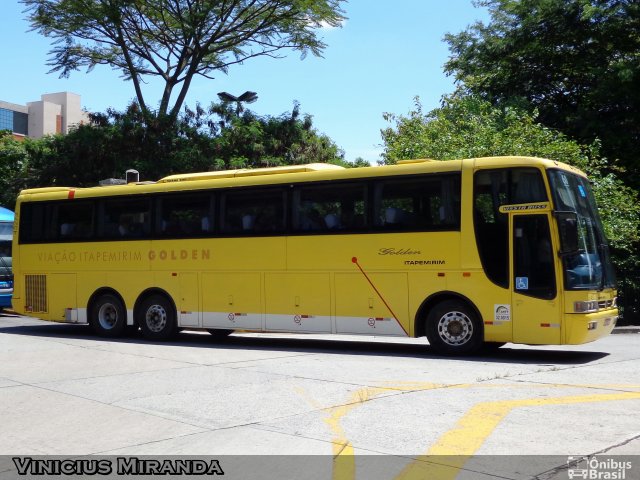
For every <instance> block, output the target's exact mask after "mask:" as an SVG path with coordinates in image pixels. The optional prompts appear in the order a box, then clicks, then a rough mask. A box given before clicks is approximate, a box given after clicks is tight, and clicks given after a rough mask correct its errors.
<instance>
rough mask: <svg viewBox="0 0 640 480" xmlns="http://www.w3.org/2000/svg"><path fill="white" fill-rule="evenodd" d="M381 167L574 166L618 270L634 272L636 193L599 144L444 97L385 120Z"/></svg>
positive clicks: (514, 113)
mask: <svg viewBox="0 0 640 480" xmlns="http://www.w3.org/2000/svg"><path fill="white" fill-rule="evenodd" d="M385 119H386V120H387V121H388V122H390V123H391V126H390V127H388V128H386V129H385V130H383V131H382V138H383V141H384V153H383V158H384V162H385V163H395V162H396V161H398V160H404V159H411V158H433V159H436V160H447V159H455V158H473V157H485V156H499V155H525V156H537V157H543V158H548V159H551V160H558V161H561V162H565V163H568V164H570V165H574V166H576V167H578V168H580V169H582V170H583V171H585V172H586V173H587V174H588V175H589V176H590V178H591V181H592V182H593V186H594V193H595V196H596V200H597V202H598V205H599V207H600V213H601V215H602V219H603V223H604V225H605V230H606V234H607V236H608V238H609V240H610V242H611V244H612V247H613V252H614V255H615V261H616V263H617V264H618V266H619V267H625V268H628V267H629V266H630V265H632V264H633V265H635V266H636V267H637V265H638V264H640V258H638V243H639V241H640V236H639V228H640V203H639V202H638V200H639V199H638V195H637V193H636V192H635V191H634V190H633V189H631V188H629V187H627V186H625V185H624V183H623V182H622V180H621V178H620V176H619V174H617V173H616V172H611V171H609V169H608V168H606V167H607V162H606V159H604V158H602V157H601V156H600V153H599V144H598V142H594V143H593V144H591V145H588V146H583V145H580V144H579V143H577V142H576V141H574V140H571V139H569V138H568V137H566V136H565V135H564V134H562V133H560V132H559V131H557V130H555V129H551V128H548V127H546V126H544V125H542V124H540V123H538V121H537V118H536V116H535V114H530V113H528V112H527V111H525V110H523V109H519V108H515V107H507V108H497V107H494V106H492V105H491V104H490V103H489V102H488V101H486V100H483V99H480V98H478V97H472V96H465V95H453V96H450V97H445V98H444V100H443V104H442V106H441V107H440V108H436V109H434V110H432V111H430V112H427V113H424V112H423V109H422V105H421V103H420V100H419V99H417V98H416V100H415V107H414V109H413V110H412V111H410V112H409V114H408V115H406V116H405V115H400V116H398V115H393V114H385Z"/></svg>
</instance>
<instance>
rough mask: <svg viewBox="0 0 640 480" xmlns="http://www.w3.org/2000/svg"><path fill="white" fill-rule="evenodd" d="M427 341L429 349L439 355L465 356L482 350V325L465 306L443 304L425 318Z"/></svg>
mask: <svg viewBox="0 0 640 480" xmlns="http://www.w3.org/2000/svg"><path fill="white" fill-rule="evenodd" d="M426 321H427V325H426V332H427V339H428V340H429V345H431V348H432V349H433V350H434V351H435V352H436V353H439V354H443V355H465V354H471V353H475V352H477V351H478V350H479V349H480V347H481V346H482V340H483V339H482V337H483V333H482V324H481V323H480V319H479V318H478V315H477V314H476V313H475V311H474V310H473V309H472V308H471V307H470V306H469V305H468V304H467V303H465V302H462V301H459V300H446V301H444V302H441V303H439V304H437V305H436V306H435V307H434V308H432V309H431V310H430V311H429V314H428V315H427V320H426Z"/></svg>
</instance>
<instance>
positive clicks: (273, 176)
mask: <svg viewBox="0 0 640 480" xmlns="http://www.w3.org/2000/svg"><path fill="white" fill-rule="evenodd" d="M463 164H464V165H467V167H471V168H478V167H484V168H491V167H495V168H501V167H502V168H503V167H505V166H513V167H517V166H519V165H527V166H538V167H542V168H560V169H563V170H568V171H571V172H573V173H576V174H578V175H582V176H585V174H584V173H583V172H581V171H580V170H578V169H577V168H575V167H572V166H570V165H567V164H564V163H561V162H556V161H552V160H546V159H542V158H535V157H485V158H472V159H466V160H442V161H439V160H431V159H416V160H403V161H400V162H398V164H396V165H385V166H380V167H362V168H344V167H341V166H338V165H333V164H325V163H312V164H306V165H289V166H283V167H268V168H256V169H236V170H222V171H212V172H201V173H188V174H179V175H170V176H167V177H164V178H161V179H160V180H158V181H157V182H138V183H129V184H124V185H109V186H95V187H85V188H74V187H45V188H32V189H26V190H22V191H21V192H20V200H36V201H38V200H55V199H63V198H91V197H102V196H105V197H108V196H112V195H130V194H144V193H154V192H158V191H188V190H200V189H208V188H228V187H236V186H249V185H255V186H260V185H264V186H267V185H277V184H282V183H290V182H291V183H293V182H296V183H297V182H300V183H304V182H310V181H324V180H337V179H340V180H350V179H353V180H356V179H361V178H375V177H386V176H394V175H412V174H420V173H436V172H454V171H460V170H461V169H462V166H463Z"/></svg>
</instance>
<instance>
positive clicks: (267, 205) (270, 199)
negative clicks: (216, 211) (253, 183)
mask: <svg viewBox="0 0 640 480" xmlns="http://www.w3.org/2000/svg"><path fill="white" fill-rule="evenodd" d="M284 198H285V197H284V191H283V190H281V189H255V190H254V189H251V190H243V191H241V192H233V191H229V192H226V193H224V194H223V195H222V200H221V203H222V206H223V208H222V222H221V230H222V232H223V233H227V234H247V235H252V234H260V233H281V232H283V231H284V228H285V203H284Z"/></svg>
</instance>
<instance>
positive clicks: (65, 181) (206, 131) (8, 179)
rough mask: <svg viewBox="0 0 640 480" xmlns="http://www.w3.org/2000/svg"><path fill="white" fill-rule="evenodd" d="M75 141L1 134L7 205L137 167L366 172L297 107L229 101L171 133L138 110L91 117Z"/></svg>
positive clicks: (2, 200)
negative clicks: (316, 167)
mask: <svg viewBox="0 0 640 480" xmlns="http://www.w3.org/2000/svg"><path fill="white" fill-rule="evenodd" d="M91 117H92V123H91V124H88V125H80V126H77V127H76V128H74V129H73V130H72V131H71V132H70V133H69V134H68V135H49V136H45V137H43V138H40V139H31V138H26V139H24V140H22V141H19V140H15V139H14V138H13V135H11V132H0V205H3V206H6V207H8V208H13V205H14V203H15V198H16V196H17V194H18V192H19V191H20V190H21V189H23V188H32V187H45V186H51V185H60V186H75V187H90V186H95V185H96V184H97V183H98V182H99V181H100V180H103V179H106V178H112V177H113V178H122V177H123V174H124V172H125V170H127V169H129V168H135V169H136V170H138V171H139V172H140V175H141V179H142V180H157V179H159V178H162V177H164V176H167V175H171V174H174V173H189V172H202V171H207V170H214V169H219V170H222V169H230V168H255V167H264V166H277V165H291V164H303V163H315V162H328V163H334V164H338V165H342V166H345V167H353V166H362V164H363V163H365V162H364V161H362V160H359V161H357V162H356V163H355V164H351V163H348V162H346V161H345V160H344V153H343V152H342V150H340V149H339V148H338V146H337V145H336V144H335V143H334V142H333V141H332V140H331V139H330V138H329V137H327V136H326V135H323V134H321V133H319V132H317V131H316V129H315V128H313V122H312V119H311V116H310V115H301V114H300V107H299V105H298V104H295V105H294V108H293V110H292V112H290V113H284V114H282V115H280V116H276V117H274V116H258V115H256V114H255V113H253V112H251V111H245V112H243V114H242V115H238V114H237V113H236V109H235V106H234V105H231V104H229V103H224V102H223V103H219V104H212V105H211V106H210V107H209V108H207V109H205V108H202V107H201V106H200V105H197V106H196V108H195V109H193V110H192V109H189V108H187V109H185V112H184V113H183V114H181V115H180V116H179V117H178V119H177V120H176V121H175V122H174V123H173V125H172V126H171V128H162V129H158V128H149V127H148V125H147V124H146V119H145V117H144V115H143V113H142V111H141V109H140V108H139V107H138V105H137V104H135V103H134V104H132V105H130V106H129V108H128V109H127V110H126V111H124V112H118V111H116V110H108V111H107V112H105V113H103V114H92V115H91Z"/></svg>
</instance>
